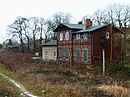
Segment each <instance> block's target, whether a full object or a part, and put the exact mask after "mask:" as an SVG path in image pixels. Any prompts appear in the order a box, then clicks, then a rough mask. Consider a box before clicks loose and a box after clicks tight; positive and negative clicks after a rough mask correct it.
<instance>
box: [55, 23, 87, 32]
mask: <svg viewBox="0 0 130 97" xmlns="http://www.w3.org/2000/svg"><path fill="white" fill-rule="evenodd" d="M62 27H67V28H69V29H76V30H81V29H83V28H84V27H85V25H83V24H62V23H61V24H60V25H59V26H58V27H57V28H56V29H55V30H54V32H57V31H58V29H59V28H62Z"/></svg>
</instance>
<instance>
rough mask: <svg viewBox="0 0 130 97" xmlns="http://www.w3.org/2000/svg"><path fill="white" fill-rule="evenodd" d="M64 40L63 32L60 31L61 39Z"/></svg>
mask: <svg viewBox="0 0 130 97" xmlns="http://www.w3.org/2000/svg"><path fill="white" fill-rule="evenodd" d="M62 40H63V32H60V41H62Z"/></svg>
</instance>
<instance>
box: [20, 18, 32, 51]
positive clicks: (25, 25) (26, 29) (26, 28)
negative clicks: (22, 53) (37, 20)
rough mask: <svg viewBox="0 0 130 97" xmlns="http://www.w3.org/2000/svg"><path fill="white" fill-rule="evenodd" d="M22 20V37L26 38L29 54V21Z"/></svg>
mask: <svg viewBox="0 0 130 97" xmlns="http://www.w3.org/2000/svg"><path fill="white" fill-rule="evenodd" d="M22 20H23V24H22V29H23V31H24V35H25V37H26V40H27V50H28V51H27V52H31V51H30V38H31V35H30V32H29V19H27V18H22Z"/></svg>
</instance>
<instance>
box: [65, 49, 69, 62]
mask: <svg viewBox="0 0 130 97" xmlns="http://www.w3.org/2000/svg"><path fill="white" fill-rule="evenodd" d="M65 58H66V60H68V59H69V48H67V49H66V50H65Z"/></svg>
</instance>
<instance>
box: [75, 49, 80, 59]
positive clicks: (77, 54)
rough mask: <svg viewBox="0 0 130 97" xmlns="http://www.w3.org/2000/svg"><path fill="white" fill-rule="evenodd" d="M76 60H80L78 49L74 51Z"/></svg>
mask: <svg viewBox="0 0 130 97" xmlns="http://www.w3.org/2000/svg"><path fill="white" fill-rule="evenodd" d="M76 59H77V60H80V48H77V49H76Z"/></svg>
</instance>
